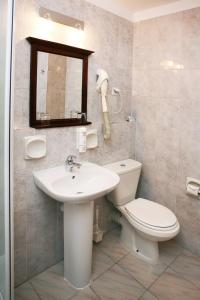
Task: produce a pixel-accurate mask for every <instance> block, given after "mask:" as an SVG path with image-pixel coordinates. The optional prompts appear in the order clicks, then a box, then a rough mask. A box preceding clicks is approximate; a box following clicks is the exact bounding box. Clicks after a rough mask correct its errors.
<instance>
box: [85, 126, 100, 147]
mask: <svg viewBox="0 0 200 300" xmlns="http://www.w3.org/2000/svg"><path fill="white" fill-rule="evenodd" d="M86 147H87V149H94V148H96V147H98V134H97V129H90V130H87V133H86Z"/></svg>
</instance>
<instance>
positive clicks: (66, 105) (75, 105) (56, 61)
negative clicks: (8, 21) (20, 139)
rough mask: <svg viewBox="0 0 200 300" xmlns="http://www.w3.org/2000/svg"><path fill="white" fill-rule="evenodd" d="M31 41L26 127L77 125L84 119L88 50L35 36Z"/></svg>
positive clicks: (83, 121) (86, 123)
mask: <svg viewBox="0 0 200 300" xmlns="http://www.w3.org/2000/svg"><path fill="white" fill-rule="evenodd" d="M27 39H28V41H29V42H30V43H31V83H30V90H31V93H30V126H31V127H34V128H44V127H58V126H79V125H88V124H91V123H90V122H88V121H87V74H88V56H89V55H90V54H91V53H93V52H92V51H88V50H84V49H79V48H75V47H71V46H66V45H62V44H58V43H53V42H49V41H43V40H39V39H35V38H27Z"/></svg>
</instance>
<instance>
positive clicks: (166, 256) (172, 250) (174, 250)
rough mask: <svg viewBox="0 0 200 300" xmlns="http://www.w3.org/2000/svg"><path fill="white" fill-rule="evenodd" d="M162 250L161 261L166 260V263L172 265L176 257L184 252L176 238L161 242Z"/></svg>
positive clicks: (160, 249)
mask: <svg viewBox="0 0 200 300" xmlns="http://www.w3.org/2000/svg"><path fill="white" fill-rule="evenodd" d="M159 251H160V261H161V262H164V263H165V264H166V265H170V264H171V263H172V262H173V261H174V259H175V258H176V257H177V256H178V255H180V254H181V253H182V252H183V248H181V247H180V246H179V245H178V244H177V242H176V241H175V240H171V241H167V242H160V243H159Z"/></svg>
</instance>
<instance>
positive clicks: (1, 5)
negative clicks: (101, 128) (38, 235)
mask: <svg viewBox="0 0 200 300" xmlns="http://www.w3.org/2000/svg"><path fill="white" fill-rule="evenodd" d="M12 11H13V3H12V1H11V0H0V24H1V26H0V299H1V300H2V299H3V300H9V299H11V289H10V286H11V283H10V273H11V272H10V265H11V264H10V257H11V256H10V195H9V194H10V193H9V190H10V188H9V185H10V184H9V181H10V180H9V178H10V174H9V169H10V166H9V165H10V163H9V156H10V155H9V152H10V151H9V149H10V146H9V145H10V142H9V141H10V138H9V136H10V134H9V132H10V90H11V45H12Z"/></svg>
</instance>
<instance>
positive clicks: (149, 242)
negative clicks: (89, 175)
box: [105, 159, 180, 264]
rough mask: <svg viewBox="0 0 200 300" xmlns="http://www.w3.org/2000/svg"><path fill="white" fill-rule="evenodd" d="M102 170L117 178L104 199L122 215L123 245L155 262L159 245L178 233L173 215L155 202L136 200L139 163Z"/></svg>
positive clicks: (110, 166) (127, 162)
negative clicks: (116, 175) (116, 184)
mask: <svg viewBox="0 0 200 300" xmlns="http://www.w3.org/2000/svg"><path fill="white" fill-rule="evenodd" d="M105 167H106V168H108V169H109V170H112V171H114V172H116V173H117V174H118V175H119V176H120V183H119V185H118V187H117V188H116V189H115V190H114V191H113V192H111V193H110V194H108V195H107V199H108V200H109V201H111V202H112V203H113V204H114V206H115V207H116V208H117V209H118V210H119V211H120V212H121V213H122V216H121V217H120V216H119V217H116V221H117V222H118V223H120V224H121V225H122V232H121V239H122V243H123V244H124V245H125V247H126V248H128V249H129V250H131V251H133V252H135V253H136V254H137V255H138V256H139V257H140V258H141V259H143V260H145V261H147V262H149V263H153V264H155V263H157V262H158V259H159V249H158V242H160V241H167V240H170V239H172V238H173V237H175V236H176V235H177V234H178V233H179V231H180V225H179V222H178V220H177V218H176V216H175V215H174V213H173V212H172V211H171V210H169V209H168V208H166V207H165V206H163V205H160V204H158V203H156V202H153V201H150V200H146V199H142V198H139V199H135V194H136V190H137V186H138V181H139V177H140V173H141V168H142V164H141V163H139V162H137V161H135V160H132V159H127V160H123V161H119V162H116V163H113V164H109V165H106V166H105Z"/></svg>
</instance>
